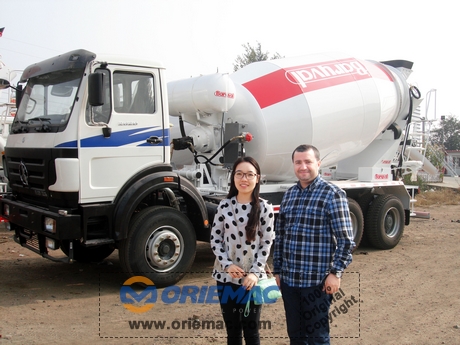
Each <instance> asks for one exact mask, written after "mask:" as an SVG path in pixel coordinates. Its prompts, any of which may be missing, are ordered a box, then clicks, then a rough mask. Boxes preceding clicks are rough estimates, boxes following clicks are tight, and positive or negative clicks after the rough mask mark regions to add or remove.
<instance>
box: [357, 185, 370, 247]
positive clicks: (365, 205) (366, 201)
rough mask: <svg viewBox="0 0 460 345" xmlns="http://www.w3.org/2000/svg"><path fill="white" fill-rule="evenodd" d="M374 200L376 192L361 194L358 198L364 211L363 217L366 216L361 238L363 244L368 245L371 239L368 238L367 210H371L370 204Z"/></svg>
mask: <svg viewBox="0 0 460 345" xmlns="http://www.w3.org/2000/svg"><path fill="white" fill-rule="evenodd" d="M373 201H374V194H371V193H367V194H364V195H363V196H361V197H360V198H359V199H358V204H359V207H361V211H363V218H364V227H363V238H362V239H361V245H363V246H368V245H369V239H368V238H367V228H368V227H369V226H368V225H367V211H368V210H369V206H370V205H371V204H372V202H373Z"/></svg>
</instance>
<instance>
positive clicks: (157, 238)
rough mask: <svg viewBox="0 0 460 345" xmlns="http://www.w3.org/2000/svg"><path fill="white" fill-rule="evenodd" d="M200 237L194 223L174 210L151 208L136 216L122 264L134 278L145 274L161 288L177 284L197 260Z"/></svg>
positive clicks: (122, 249) (123, 249) (123, 244)
mask: <svg viewBox="0 0 460 345" xmlns="http://www.w3.org/2000/svg"><path fill="white" fill-rule="evenodd" d="M195 250H196V235H195V231H194V228H193V225H192V223H191V222H190V220H189V219H188V218H187V217H186V216H185V215H184V214H182V213H181V212H179V211H178V210H176V209H173V208H171V207H165V206H154V207H149V208H146V209H144V210H142V211H141V212H139V214H138V215H137V216H136V217H135V219H134V220H133V222H132V223H131V226H130V229H129V233H128V238H127V239H126V240H124V241H122V242H120V249H119V255H120V262H121V265H122V268H123V269H125V270H126V271H127V273H129V274H130V275H143V276H145V277H147V278H149V279H150V280H152V281H153V282H154V283H155V285H156V286H157V287H165V286H169V285H173V284H175V283H177V282H178V281H179V280H180V279H182V277H183V276H184V275H185V273H186V272H187V271H188V270H189V269H190V267H191V265H192V264H193V261H194V259H195Z"/></svg>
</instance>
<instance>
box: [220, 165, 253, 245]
mask: <svg viewBox="0 0 460 345" xmlns="http://www.w3.org/2000/svg"><path fill="white" fill-rule="evenodd" d="M243 162H247V163H250V164H251V165H252V166H253V167H254V168H255V169H256V173H257V175H259V176H257V177H256V178H258V181H257V183H256V185H255V187H254V190H253V191H252V201H251V205H252V207H251V211H250V212H249V218H248V223H247V225H246V238H247V239H248V241H254V240H255V239H256V232H257V230H258V229H259V223H260V220H259V217H260V202H259V191H260V167H259V163H257V161H256V160H255V159H254V158H252V157H240V158H238V159H237V160H236V161H235V163H234V164H233V169H232V175H231V177H230V190H229V191H228V194H227V198H228V199H230V198H232V197H234V196H237V195H238V189H237V188H236V186H235V170H236V167H237V166H238V165H239V164H240V163H243Z"/></svg>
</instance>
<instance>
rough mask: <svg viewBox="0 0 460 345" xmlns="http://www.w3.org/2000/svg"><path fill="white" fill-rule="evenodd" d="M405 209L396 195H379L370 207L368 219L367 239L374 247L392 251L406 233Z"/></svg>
mask: <svg viewBox="0 0 460 345" xmlns="http://www.w3.org/2000/svg"><path fill="white" fill-rule="evenodd" d="M404 223H405V216H404V207H403V205H402V203H401V201H400V200H399V199H398V198H397V197H396V196H394V195H379V196H378V197H376V198H375V199H374V201H373V202H372V204H371V205H370V206H369V211H368V213H367V218H366V232H367V238H368V239H369V242H370V244H371V245H372V246H374V247H376V248H379V249H391V248H394V247H396V245H397V244H398V243H399V241H400V240H401V237H402V235H403V232H404Z"/></svg>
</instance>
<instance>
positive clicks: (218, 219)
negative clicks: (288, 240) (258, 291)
mask: <svg viewBox="0 0 460 345" xmlns="http://www.w3.org/2000/svg"><path fill="white" fill-rule="evenodd" d="M251 207H252V206H251V204H249V203H248V204H240V203H238V202H237V201H236V197H232V198H231V199H224V200H222V201H221V202H220V204H219V206H218V208H217V212H216V215H215V217H214V223H213V225H212V231H211V248H212V251H213V252H214V254H215V255H216V260H215V262H214V269H213V272H212V276H213V278H214V279H216V280H217V281H220V282H222V283H227V282H231V283H234V284H239V285H241V284H242V282H243V280H242V279H238V278H232V277H231V276H230V275H229V274H227V273H226V272H225V270H226V269H227V268H228V267H229V266H230V265H231V264H235V265H237V266H239V267H241V268H242V269H243V270H244V271H245V272H248V273H255V275H256V276H257V277H258V278H259V279H263V278H266V277H267V275H266V274H265V264H266V263H267V259H268V256H269V255H270V247H271V245H272V243H273V240H274V238H275V231H274V228H273V220H274V214H273V207H272V205H271V204H269V203H268V202H267V201H265V200H262V199H260V229H259V231H257V233H256V238H255V240H254V241H248V240H247V239H246V230H245V227H246V224H247V222H248V217H249V212H250V211H251ZM234 213H235V215H234Z"/></svg>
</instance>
